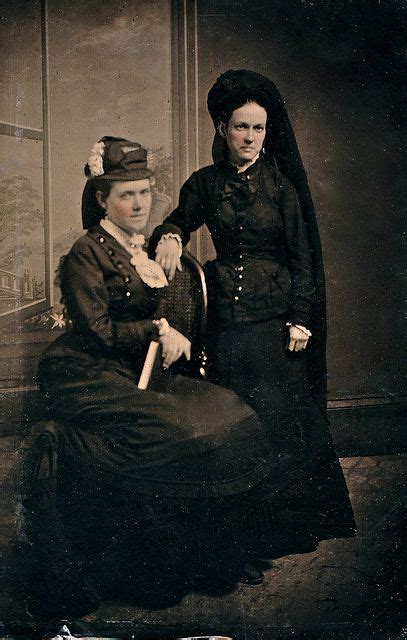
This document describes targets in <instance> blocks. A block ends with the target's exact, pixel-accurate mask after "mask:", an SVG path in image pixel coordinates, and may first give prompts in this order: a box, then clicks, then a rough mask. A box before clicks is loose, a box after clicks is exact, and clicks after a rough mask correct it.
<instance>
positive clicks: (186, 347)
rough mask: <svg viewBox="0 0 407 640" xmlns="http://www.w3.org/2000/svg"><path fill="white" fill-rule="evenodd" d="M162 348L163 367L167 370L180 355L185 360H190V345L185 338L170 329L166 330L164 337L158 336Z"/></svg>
mask: <svg viewBox="0 0 407 640" xmlns="http://www.w3.org/2000/svg"><path fill="white" fill-rule="evenodd" d="M159 340H160V344H161V347H162V357H163V367H164V369H168V367H169V366H170V365H172V363H173V362H176V361H177V360H178V359H179V358H180V357H181V356H182V355H184V356H185V357H186V359H187V360H190V359H191V343H190V341H189V340H188V338H186V337H185V336H183V335H182V333H180V332H179V331H177V330H176V329H173V328H172V327H169V328H168V331H167V332H166V334H165V335H163V336H160V338H159Z"/></svg>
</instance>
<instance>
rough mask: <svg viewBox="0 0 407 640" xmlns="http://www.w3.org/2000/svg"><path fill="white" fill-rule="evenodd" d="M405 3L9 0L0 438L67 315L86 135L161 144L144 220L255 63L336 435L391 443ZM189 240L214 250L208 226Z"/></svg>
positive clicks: (375, 445)
mask: <svg viewBox="0 0 407 640" xmlns="http://www.w3.org/2000/svg"><path fill="white" fill-rule="evenodd" d="M403 18H404V19H405V15H404V9H403V3H402V2H398V1H397V0H393V1H391V0H388V1H386V2H380V0H372V1H369V0H355V1H354V2H351V1H350V0H337V1H336V2H334V1H333V0H324V1H320V2H318V1H316V2H310V1H308V0H290V1H289V2H287V0H257V1H256V2H254V1H253V0H153V1H152V0H126V1H123V2H113V1H111V0H109V1H108V0H87V1H86V2H83V0H69V2H67V1H66V0H13V1H12V2H10V1H9V0H0V59H1V61H2V65H1V71H0V74H1V75H0V406H1V412H0V414H1V417H0V432H1V435H4V436H18V434H21V433H23V432H24V430H25V429H27V426H28V424H29V422H30V421H33V420H34V419H35V417H36V415H37V413H38V412H39V409H38V405H37V400H36V399H37V393H38V392H37V387H36V380H35V370H36V364H37V358H38V355H39V353H40V352H41V351H42V350H43V349H44V347H45V346H46V344H47V343H48V342H49V341H50V340H52V339H53V338H54V337H55V336H57V335H58V332H61V331H62V330H63V317H62V313H61V305H60V302H59V291H58V288H57V286H56V285H55V283H54V274H55V269H56V267H57V265H58V261H59V258H60V257H61V255H63V254H64V253H66V252H67V250H68V249H69V248H70V246H71V245H72V243H73V241H74V240H75V239H76V238H77V237H78V236H79V235H81V233H82V228H81V216H80V201H81V194H82V189H83V185H84V175H83V165H84V163H85V161H86V159H87V157H88V154H89V150H90V148H91V146H92V145H93V144H94V143H95V142H96V141H97V140H98V139H99V138H100V137H101V136H103V135H108V134H110V135H114V136H123V137H124V138H129V139H131V140H137V141H139V142H141V143H142V144H143V145H145V146H146V147H148V148H149V149H150V150H151V151H152V153H153V155H154V157H155V159H156V162H157V167H158V171H157V180H156V185H155V187H154V194H153V196H154V199H153V214H152V218H151V221H150V225H151V228H152V227H153V226H154V225H156V224H158V223H160V222H161V221H162V220H163V218H164V217H165V215H166V214H167V213H168V212H169V211H170V210H171V206H172V204H175V203H176V200H177V196H178V191H179V188H180V186H181V184H182V183H183V181H184V180H185V179H186V178H187V177H188V176H189V175H190V174H191V173H192V171H194V170H195V169H197V168H199V167H202V166H204V165H206V164H209V163H211V162H212V160H211V143H212V137H213V125H212V122H211V120H210V117H209V115H208V112H207V109H206V96H207V93H208V90H209V88H210V87H211V86H212V84H213V83H214V81H215V80H216V78H217V77H218V76H219V75H220V74H221V73H222V72H223V71H225V70H226V69H229V68H234V69H239V68H250V69H253V70H255V71H258V72H260V73H263V74H264V75H266V76H269V77H270V78H271V79H272V80H273V81H274V82H275V83H276V85H277V86H278V88H279V90H280V92H281V94H282V95H283V97H284V98H285V101H286V106H287V110H288V112H289V115H290V118H291V122H292V125H293V128H294V130H295V135H296V138H297V141H298V144H299V147H300V152H301V156H302V158H303V161H304V164H305V168H306V171H307V174H308V178H309V182H310V187H311V191H312V194H313V198H314V203H315V207H316V211H317V216H318V221H319V228H320V232H321V239H322V246H323V249H324V258H325V268H326V277H327V293H328V323H329V325H328V329H329V342H328V393H329V409H330V416H331V420H332V425H333V435H334V440H335V443H336V445H337V449H338V451H339V452H340V453H342V454H344V455H349V454H352V453H354V452H355V451H356V452H359V454H360V452H362V453H366V454H371V453H375V452H392V451H396V450H397V445H396V444H395V442H396V440H397V438H398V437H399V436H398V434H399V431H398V426H397V425H398V423H397V420H398V416H399V411H400V406H401V405H402V403H403V401H404V400H405V395H406V389H405V382H403V370H404V372H405V362H406V359H405V355H404V353H403V348H402V345H403V343H404V335H405V329H404V326H403V312H404V311H405V308H404V307H403V305H404V302H403V299H404V297H405V295H403V287H404V282H405V281H404V279H403V269H405V267H404V265H403V249H402V236H403V228H404V231H405V219H406V190H407V186H406V185H407V182H406V178H405V147H404V146H403V139H404V138H405V133H406V109H405V104H406V102H405V99H406V91H405V84H404V83H405V71H406V69H405V66H406V53H405V37H404V34H403ZM403 134H404V138H403ZM151 228H150V231H151ZM190 250H191V252H192V253H194V254H195V255H196V256H197V257H198V258H199V259H200V260H201V262H205V260H207V259H208V258H211V257H212V256H213V248H212V245H211V241H210V239H209V236H208V234H207V232H206V231H205V230H203V231H200V232H199V233H198V234H195V235H194V237H193V239H192V241H191V246H190ZM404 380H405V377H404ZM372 415H374V416H375V420H376V421H375V430H374V432H373V431H372V429H371V422H370V419H371V417H372ZM9 534H10V533H9V530H8V529H7V527H6V529H5V530H4V532H3V538H4V541H6V540H7V538H8V536H9Z"/></svg>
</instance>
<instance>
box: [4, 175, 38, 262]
mask: <svg viewBox="0 0 407 640" xmlns="http://www.w3.org/2000/svg"><path fill="white" fill-rule="evenodd" d="M39 200H40V196H39V193H38V191H36V189H34V187H33V186H32V184H31V182H30V180H29V179H28V178H26V177H25V176H22V175H12V176H10V175H7V174H5V173H1V174H0V268H2V269H7V270H10V271H18V270H19V269H21V268H22V267H23V266H24V261H25V259H26V258H27V257H28V256H29V255H31V253H32V249H31V247H30V244H29V243H27V240H28V239H29V238H30V236H31V234H32V233H33V232H34V231H36V230H37V229H38V228H39V227H40V226H42V225H43V224H44V218H43V213H42V211H41V210H40V209H39V208H38V207H37V206H36V203H38V201H39Z"/></svg>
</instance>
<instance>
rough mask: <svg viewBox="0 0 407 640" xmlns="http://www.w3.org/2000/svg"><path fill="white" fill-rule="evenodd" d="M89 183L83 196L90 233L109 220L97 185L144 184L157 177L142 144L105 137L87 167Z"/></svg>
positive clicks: (98, 144) (84, 216)
mask: <svg viewBox="0 0 407 640" xmlns="http://www.w3.org/2000/svg"><path fill="white" fill-rule="evenodd" d="M84 172H85V175H86V177H87V178H88V181H87V183H86V185H85V188H84V190H83V195H82V224H83V228H84V229H89V228H90V227H93V226H94V225H95V224H98V222H100V220H101V219H102V218H104V216H105V213H106V212H105V210H104V209H103V208H102V207H101V206H100V205H99V204H98V202H97V199H96V190H97V188H96V185H97V181H99V180H100V181H102V180H117V181H120V182H125V181H127V180H143V179H145V178H151V176H153V173H154V172H153V169H152V166H151V161H150V159H149V157H148V151H147V149H145V148H144V147H143V146H142V145H141V144H140V143H139V142H131V141H130V140H126V139H125V138H115V137H113V136H104V137H103V138H101V139H100V140H99V141H98V142H96V144H94V145H93V147H92V149H91V152H90V156H89V159H88V162H87V163H86V165H85V167H84Z"/></svg>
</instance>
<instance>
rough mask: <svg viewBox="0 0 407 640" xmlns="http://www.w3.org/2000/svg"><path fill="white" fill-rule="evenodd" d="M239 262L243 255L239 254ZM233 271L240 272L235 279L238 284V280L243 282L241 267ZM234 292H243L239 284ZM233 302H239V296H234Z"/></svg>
mask: <svg viewBox="0 0 407 640" xmlns="http://www.w3.org/2000/svg"><path fill="white" fill-rule="evenodd" d="M239 229H242V227H239ZM239 260H243V255H242V254H240V255H239ZM235 271H236V272H240V273H238V276H237V278H238V282H239V281H240V280H243V273H242V271H243V265H239V266H236V267H235ZM235 290H237V291H239V292H240V291H242V290H243V287H242V286H241V284H239V286H237V285H235ZM234 300H235V302H239V296H238V295H235V296H234Z"/></svg>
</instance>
